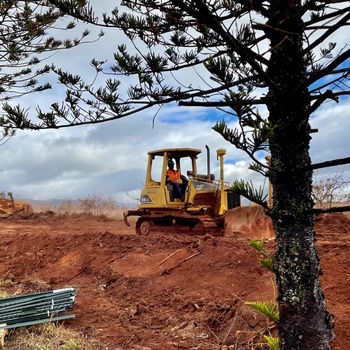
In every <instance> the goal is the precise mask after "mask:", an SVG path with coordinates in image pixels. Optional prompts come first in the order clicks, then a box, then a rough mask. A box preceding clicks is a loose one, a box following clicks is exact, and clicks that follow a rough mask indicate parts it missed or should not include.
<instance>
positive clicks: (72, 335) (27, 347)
mask: <svg viewBox="0 0 350 350" xmlns="http://www.w3.org/2000/svg"><path fill="white" fill-rule="evenodd" d="M6 349H8V350H10V349H11V350H15V349H16V350H17V349H18V350H98V349H99V350H111V349H108V347H107V346H104V345H101V344H100V343H99V342H98V341H97V340H94V339H87V337H85V336H84V335H83V334H81V333H79V332H76V331H73V330H71V329H69V328H66V327H64V326H63V325H62V324H55V323H53V322H49V323H43V324H38V325H34V326H30V327H22V328H18V329H14V330H11V331H10V332H9V334H8V336H7V338H6V339H5V346H4V350H6Z"/></svg>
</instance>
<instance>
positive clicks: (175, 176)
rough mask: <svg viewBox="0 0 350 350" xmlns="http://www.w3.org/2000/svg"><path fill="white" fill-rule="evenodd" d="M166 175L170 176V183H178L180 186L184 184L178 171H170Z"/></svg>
mask: <svg viewBox="0 0 350 350" xmlns="http://www.w3.org/2000/svg"><path fill="white" fill-rule="evenodd" d="M166 174H167V176H168V181H170V182H177V183H179V184H182V180H181V178H180V173H179V172H178V171H176V170H170V169H168V170H167V172H166Z"/></svg>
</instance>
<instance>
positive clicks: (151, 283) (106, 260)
mask: <svg viewBox="0 0 350 350" xmlns="http://www.w3.org/2000/svg"><path fill="white" fill-rule="evenodd" d="M316 232H317V246H318V249H319V254H320V258H321V265H322V269H323V273H324V275H323V277H322V281H321V282H322V286H323V290H324V293H325V296H326V299H327V303H328V309H329V311H330V312H331V313H333V314H334V319H335V334H336V339H335V341H334V342H333V344H332V348H333V349H334V350H341V349H345V348H346V347H347V345H348V344H349V343H350V332H349V329H350V302H349V291H348V286H349V280H350V270H349V268H348V266H349V263H350V244H349V243H350V242H349V241H350V221H349V220H348V219H347V218H346V217H345V216H344V215H342V214H331V215H330V214H328V215H320V216H318V218H317V222H316ZM247 242H248V237H244V236H242V235H234V236H231V237H211V236H204V237H195V236H186V235H183V234H181V235H180V234H177V233H175V232H158V233H154V234H151V235H149V236H136V235H135V234H134V228H133V227H131V228H128V227H126V226H125V225H124V223H123V222H122V221H111V220H106V219H103V218H96V217H95V218H94V217H83V216H78V217H71V216H67V217H63V216H57V215H55V214H45V215H44V214H41V215H39V216H38V217H37V218H36V219H30V220H19V219H7V220H4V221H2V222H1V233H0V244H1V247H2V249H1V250H0V276H1V279H11V280H12V281H13V282H14V285H12V286H10V287H1V288H0V291H1V290H6V291H7V292H8V293H9V294H10V293H11V292H12V293H13V292H16V293H19V292H20V293H23V294H25V293H34V292H38V291H42V290H51V289H60V288H66V287H74V288H76V291H77V298H76V303H75V305H74V307H73V310H72V312H74V314H75V315H76V317H75V318H73V319H69V320H66V321H65V325H66V326H67V327H70V328H72V329H75V330H78V331H81V332H83V333H85V334H86V335H87V337H93V338H96V339H98V340H99V343H100V348H99V349H101V350H102V349H104V350H107V349H110V350H120V349H134V350H150V349H152V350H158V349H159V350H161V349H162V350H163V349H169V350H171V349H174V350H175V349H176V350H179V349H201V350H206V349H208V350H209V349H210V350H215V349H225V348H232V349H251V348H252V346H253V344H255V345H254V346H255V347H254V348H255V349H266V348H267V347H266V345H264V344H265V343H266V342H265V340H264V339H263V337H262V335H263V334H264V332H265V333H266V332H267V330H268V329H269V331H270V332H272V333H273V332H274V331H275V330H274V328H273V325H272V324H271V323H269V322H268V320H267V319H266V318H265V317H263V316H262V315H260V314H259V313H258V312H257V311H255V310H254V309H252V308H250V307H249V306H247V305H244V302H245V301H268V300H275V298H276V294H275V285H274V279H273V275H272V274H271V273H269V271H268V270H267V269H265V268H263V267H260V266H259V255H258V253H257V252H256V251H255V250H253V249H252V248H250V247H249V246H248V244H247ZM273 244H274V242H273V240H268V241H267V242H266V245H265V247H266V249H267V250H270V251H272V250H273ZM5 344H6V343H5ZM259 344H261V345H259ZM225 345H227V347H225ZM230 345H231V347H229V346H230Z"/></svg>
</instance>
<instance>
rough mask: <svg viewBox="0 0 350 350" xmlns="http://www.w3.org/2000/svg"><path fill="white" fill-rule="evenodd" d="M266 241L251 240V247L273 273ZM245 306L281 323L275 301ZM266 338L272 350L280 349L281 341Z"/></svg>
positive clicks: (252, 303) (254, 302)
mask: <svg viewBox="0 0 350 350" xmlns="http://www.w3.org/2000/svg"><path fill="white" fill-rule="evenodd" d="M264 243H265V242H264V240H263V239H261V240H254V239H250V240H249V246H250V247H252V248H254V249H255V250H257V251H258V252H259V253H260V256H261V259H260V264H261V265H262V266H264V267H266V268H267V269H269V270H270V271H271V272H273V254H271V253H267V252H266V251H264ZM244 304H246V305H248V306H251V307H252V308H254V309H255V310H258V311H259V312H261V313H262V314H263V315H265V316H267V317H268V318H269V319H270V320H271V321H273V322H275V323H278V321H279V312H278V304H277V303H276V302H274V301H247V302H245V303H244ZM264 338H265V339H266V341H267V344H268V346H269V348H270V349H271V350H278V349H279V339H278V338H276V337H272V336H267V335H264Z"/></svg>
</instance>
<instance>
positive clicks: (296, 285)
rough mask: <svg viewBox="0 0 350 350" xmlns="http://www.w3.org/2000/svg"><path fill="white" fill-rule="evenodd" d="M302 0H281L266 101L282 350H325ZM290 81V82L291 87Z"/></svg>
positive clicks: (327, 328) (328, 331)
mask: <svg viewBox="0 0 350 350" xmlns="http://www.w3.org/2000/svg"><path fill="white" fill-rule="evenodd" d="M299 5H300V4H299V1H293V0H276V1H275V2H273V5H272V7H271V11H272V14H273V16H272V19H271V21H270V22H269V23H268V27H269V28H272V29H271V30H267V35H268V37H269V38H270V39H271V43H272V45H271V59H270V65H269V68H268V71H267V73H268V76H269V78H270V79H271V82H272V84H271V85H270V87H269V93H268V96H267V100H268V103H267V106H268V108H269V112H270V115H269V121H270V123H271V125H272V126H273V135H272V137H271V138H270V139H269V145H270V151H271V167H272V169H273V170H272V171H271V173H270V180H271V183H272V186H273V210H272V220H273V223H274V229H275V234H276V252H275V261H274V269H275V274H276V282H277V288H278V302H279V312H280V320H279V324H278V330H279V337H280V350H297V349H298V350H301V349H308V350H326V349H330V342H331V340H332V338H333V331H332V320H331V317H330V314H329V313H328V311H327V309H326V303H325V298H324V295H323V293H322V289H321V286H320V282H319V276H320V274H321V268H320V263H319V257H318V254H317V250H316V246H315V232H314V217H313V215H311V214H308V212H307V211H308V210H309V209H311V208H312V207H313V201H312V197H311V191H312V172H311V171H310V170H305V169H306V168H307V167H308V166H309V165H310V163H311V160H310V156H309V146H310V139H311V137H310V125H309V115H308V107H309V93H308V90H307V88H306V84H304V81H305V79H306V77H305V76H306V74H305V73H306V71H305V66H306V65H305V62H304V54H303V52H302V22H301V14H300V13H299ZM287 82H288V84H287Z"/></svg>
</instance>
